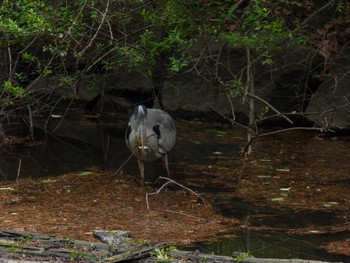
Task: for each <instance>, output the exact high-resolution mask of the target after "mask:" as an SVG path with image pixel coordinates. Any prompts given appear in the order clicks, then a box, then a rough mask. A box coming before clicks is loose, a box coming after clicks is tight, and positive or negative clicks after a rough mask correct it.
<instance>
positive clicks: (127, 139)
mask: <svg viewBox="0 0 350 263" xmlns="http://www.w3.org/2000/svg"><path fill="white" fill-rule="evenodd" d="M130 120H131V118H130ZM132 133H133V128H132V125H131V122H129V124H128V128H127V129H126V131H125V142H126V145H127V146H128V148H129V149H131V148H132V147H131V144H133V140H135V138H134V137H135V136H133V134H132Z"/></svg>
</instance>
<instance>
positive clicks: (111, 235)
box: [94, 230, 131, 246]
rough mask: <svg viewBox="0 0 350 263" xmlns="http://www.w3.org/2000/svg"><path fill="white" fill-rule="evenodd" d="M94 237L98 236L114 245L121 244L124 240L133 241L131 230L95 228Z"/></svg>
mask: <svg viewBox="0 0 350 263" xmlns="http://www.w3.org/2000/svg"><path fill="white" fill-rule="evenodd" d="M94 237H96V238H98V239H99V240H101V241H102V242H104V243H106V244H108V245H110V246H113V245H120V244H122V243H124V242H128V241H131V238H130V232H129V231H120V230H118V231H107V230H94Z"/></svg>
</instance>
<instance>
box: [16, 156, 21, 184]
mask: <svg viewBox="0 0 350 263" xmlns="http://www.w3.org/2000/svg"><path fill="white" fill-rule="evenodd" d="M21 167H22V159H19V163H18V169H17V177H16V183H19V175H20V173H21Z"/></svg>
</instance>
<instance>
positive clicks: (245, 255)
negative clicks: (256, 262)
mask: <svg viewBox="0 0 350 263" xmlns="http://www.w3.org/2000/svg"><path fill="white" fill-rule="evenodd" d="M249 257H250V254H249V252H242V253H240V254H239V255H238V256H236V261H237V263H240V262H242V261H243V260H245V259H247V258H249Z"/></svg>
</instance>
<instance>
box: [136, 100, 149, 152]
mask: <svg viewBox="0 0 350 263" xmlns="http://www.w3.org/2000/svg"><path fill="white" fill-rule="evenodd" d="M134 116H135V121H136V126H137V130H136V134H137V135H136V136H137V141H138V143H139V148H140V149H141V150H144V149H145V148H146V147H145V137H146V128H145V120H146V119H147V108H146V107H145V105H137V106H136V107H135V109H134Z"/></svg>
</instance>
